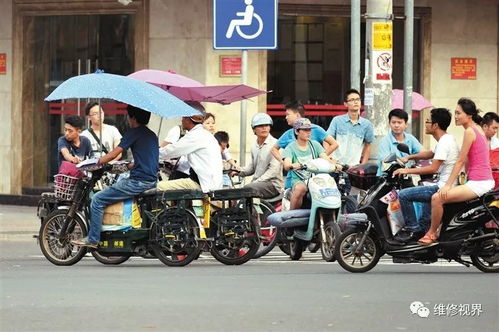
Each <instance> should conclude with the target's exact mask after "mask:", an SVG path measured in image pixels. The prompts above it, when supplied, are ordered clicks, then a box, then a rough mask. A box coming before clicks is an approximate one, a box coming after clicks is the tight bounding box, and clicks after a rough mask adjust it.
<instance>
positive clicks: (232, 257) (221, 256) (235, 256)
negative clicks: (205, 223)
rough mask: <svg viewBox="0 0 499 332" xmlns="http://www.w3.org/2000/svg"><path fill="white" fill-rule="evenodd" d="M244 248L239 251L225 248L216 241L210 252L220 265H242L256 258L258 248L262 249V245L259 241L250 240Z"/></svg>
mask: <svg viewBox="0 0 499 332" xmlns="http://www.w3.org/2000/svg"><path fill="white" fill-rule="evenodd" d="M243 246H244V247H243ZM243 246H240V247H239V248H238V249H230V248H225V247H224V246H219V245H217V241H216V240H215V242H214V243H213V244H212V247H211V250H210V252H211V255H212V256H213V257H214V258H215V259H216V260H217V261H219V262H220V263H223V264H225V265H241V264H244V263H246V262H247V261H249V260H250V259H252V258H253V257H254V255H255V254H256V252H257V251H258V248H260V243H259V241H254V240H252V239H250V240H248V241H245V244H244V245H243Z"/></svg>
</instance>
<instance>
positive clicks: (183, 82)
mask: <svg viewBox="0 0 499 332" xmlns="http://www.w3.org/2000/svg"><path fill="white" fill-rule="evenodd" d="M128 77H131V78H135V79H137V80H139V81H144V82H147V83H151V84H154V85H156V86H159V87H160V88H162V89H163V90H168V89H169V88H171V87H173V86H175V87H181V88H183V87H193V86H204V85H203V84H201V83H200V82H198V81H196V80H193V79H191V78H189V77H185V76H182V75H179V74H177V73H176V72H175V71H173V70H171V69H169V70H168V71H163V70H155V69H143V70H139V71H136V72H135V73H132V74H130V75H128Z"/></svg>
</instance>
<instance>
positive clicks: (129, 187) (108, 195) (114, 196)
mask: <svg viewBox="0 0 499 332" xmlns="http://www.w3.org/2000/svg"><path fill="white" fill-rule="evenodd" d="M154 187H156V181H140V180H135V179H130V178H124V179H121V180H119V181H118V182H116V183H115V184H113V185H112V186H111V187H108V188H106V189H104V190H102V191H99V192H98V193H97V194H95V195H94V196H93V197H92V202H91V203H90V229H89V230H88V241H89V242H91V243H97V242H99V240H100V232H101V227H102V216H103V214H104V209H105V208H106V206H108V205H111V204H113V203H117V202H121V201H124V200H127V199H130V198H133V197H135V196H137V195H138V194H140V193H142V192H143V191H145V190H147V189H151V188H154Z"/></svg>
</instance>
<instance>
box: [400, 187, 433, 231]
mask: <svg viewBox="0 0 499 332" xmlns="http://www.w3.org/2000/svg"><path fill="white" fill-rule="evenodd" d="M437 191H438V186H419V187H411V188H405V189H402V190H401V191H399V201H400V206H401V208H402V214H403V215H404V221H405V226H404V228H405V229H407V230H410V231H415V232H417V231H426V230H427V229H428V227H429V226H430V221H431V196H433V194H434V193H436V192H437ZM414 202H420V203H422V211H421V217H420V218H419V222H418V220H417V219H416V212H415V210H414Z"/></svg>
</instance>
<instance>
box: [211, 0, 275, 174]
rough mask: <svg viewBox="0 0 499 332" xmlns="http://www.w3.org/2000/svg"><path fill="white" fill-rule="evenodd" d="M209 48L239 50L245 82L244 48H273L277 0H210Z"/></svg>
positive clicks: (243, 105) (243, 133)
mask: <svg viewBox="0 0 499 332" xmlns="http://www.w3.org/2000/svg"><path fill="white" fill-rule="evenodd" d="M213 48H214V49H216V50H242V51H243V54H242V64H241V81H242V84H247V77H248V75H247V71H248V70H247V69H248V68H247V67H248V50H269V49H270V50H272V49H276V48H277V0H213ZM240 126H241V136H240V162H241V165H244V164H245V161H246V127H247V125H246V100H243V101H241V122H240Z"/></svg>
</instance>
